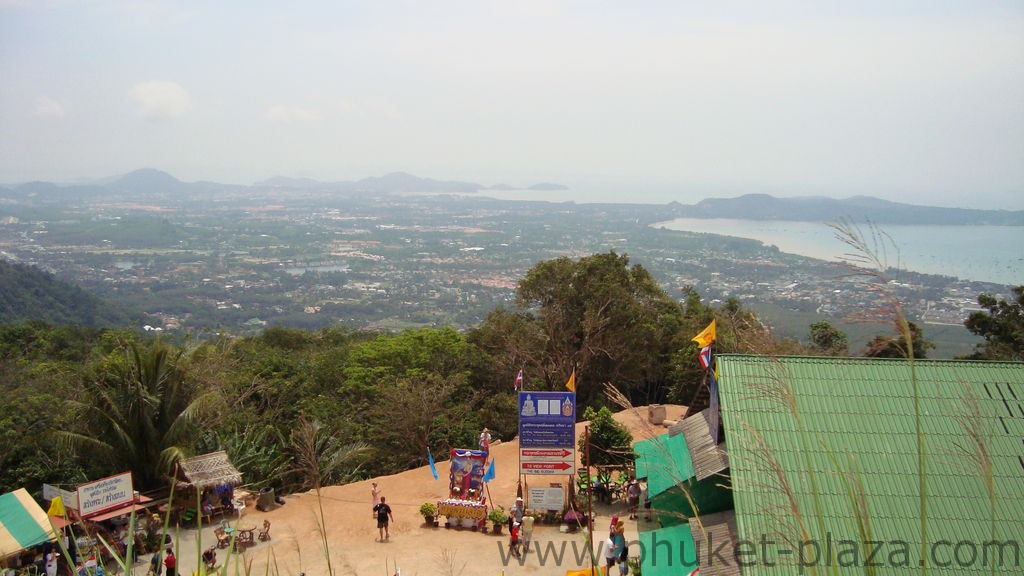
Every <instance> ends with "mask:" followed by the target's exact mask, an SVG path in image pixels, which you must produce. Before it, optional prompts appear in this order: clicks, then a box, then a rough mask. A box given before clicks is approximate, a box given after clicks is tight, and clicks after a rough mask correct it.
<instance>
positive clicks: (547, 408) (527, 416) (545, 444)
mask: <svg viewBox="0 0 1024 576" xmlns="http://www.w3.org/2000/svg"><path fill="white" fill-rule="evenodd" d="M575 462H576V395H575V394H574V393H572V392H537V391H523V392H520V393H519V473H520V474H571V473H572V470H573V468H574V466H575Z"/></svg>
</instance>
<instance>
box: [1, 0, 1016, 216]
mask: <svg viewBox="0 0 1024 576" xmlns="http://www.w3.org/2000/svg"><path fill="white" fill-rule="evenodd" d="M0 33H2V34H3V37H4V43H3V44H2V45H0V72H2V74H3V77H4V79H5V86H4V90H2V91H0V182H4V183H11V184H14V183H19V182H27V181H33V180H44V181H51V182H59V183H74V182H82V181H88V180H97V179H102V178H109V177H116V176H119V175H122V174H125V173H128V172H131V171H133V170H136V169H140V168H155V169H158V170H163V171H166V172H168V173H170V174H171V175H173V176H174V177H176V178H178V179H180V180H183V181H186V182H194V181H201V180H208V181H216V182H222V183H225V184H247V185H248V184H252V183H254V182H257V181H261V180H265V179H267V178H271V177H274V176H287V177H305V178H313V179H316V180H319V181H324V182H330V181H339V180H359V179H361V178H366V177H373V176H381V175H384V174H386V173H389V172H394V171H405V172H410V173H412V174H415V175H417V176H420V177H424V178H433V179H437V180H463V181H472V182H478V183H480V184H482V185H485V186H489V185H494V184H499V183H505V184H510V185H514V186H524V187H525V186H529V185H531V184H534V183H537V182H558V183H561V184H565V185H567V186H569V187H570V188H571V189H572V190H573V191H575V192H578V193H579V194H590V195H591V196H593V199H592V200H591V201H601V202H609V201H618V202H635V201H637V198H638V195H646V196H645V197H650V198H658V199H660V200H658V201H660V202H671V201H673V200H674V201H678V202H683V203H692V202H695V201H698V200H700V199H702V198H705V197H725V196H729V197H731V196H738V195H741V194H747V193H766V194H771V195H774V196H780V197H792V196H829V197H835V198H847V197H850V196H857V195H865V196H876V197H879V198H885V199H888V200H892V201H897V202H904V203H907V204H919V205H927V206H949V207H961V208H970V207H974V208H1001V209H1012V210H1020V209H1024V104H1022V103H1024V4H1022V3H1020V2H1018V1H1010V0H1008V1H995V0H993V1H977V2H957V1H953V2H927V1H924V0H916V1H910V2H904V3H898V4H892V3H887V2H877V1H866V2H859V3H854V4H848V3H828V4H823V5H819V4H810V5H808V4H806V3H799V2H773V3H769V4H764V3H758V2H744V1H725V2H710V1H695V2H685V3H683V2H666V1H655V2H649V3H643V4H640V5H636V4H617V3H582V2H574V1H571V0H554V1H547V2H541V1H536V2H532V1H528V2H516V3H506V2H477V1H452V0H441V1H439V2H432V3H412V2H380V3H369V2H366V3H364V2H353V1H341V2H308V3H301V4H297V5H289V6H287V7H282V6H281V5H277V4H269V5H253V4H250V3H242V2H230V1H228V2H220V3H203V2H196V1H184V2H169V1H163V0H154V1H150V2H145V3H140V2H124V1H121V0H96V1H94V2H89V3H81V2H73V1H70V0H38V1H19V0H0ZM598 191H600V192H598ZM620 196H621V197H620ZM577 201H588V200H587V199H586V198H581V199H579V200H577ZM651 201H652V202H653V201H654V200H651Z"/></svg>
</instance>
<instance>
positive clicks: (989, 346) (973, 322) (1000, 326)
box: [964, 285, 1024, 361]
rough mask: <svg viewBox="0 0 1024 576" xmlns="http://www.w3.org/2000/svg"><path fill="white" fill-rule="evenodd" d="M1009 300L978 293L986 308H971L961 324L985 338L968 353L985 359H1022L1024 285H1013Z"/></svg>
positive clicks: (1023, 342) (981, 302) (1023, 344)
mask: <svg viewBox="0 0 1024 576" xmlns="http://www.w3.org/2000/svg"><path fill="white" fill-rule="evenodd" d="M1013 294H1014V298H1013V299H1011V300H1010V301H1009V302H1008V301H1006V300H998V301H997V300H996V298H995V296H992V295H991V294H980V295H978V304H980V305H981V307H982V308H984V309H985V310H987V312H984V311H978V312H972V313H971V315H970V316H968V317H967V320H965V321H964V326H966V327H967V329H968V330H970V331H971V332H972V333H974V334H977V335H978V336H981V337H982V338H984V339H985V342H984V344H979V345H978V347H977V350H976V351H975V352H974V354H973V355H972V356H971V357H972V358H975V359H984V360H1017V361H1020V360H1024V285H1021V286H1017V287H1015V288H1013Z"/></svg>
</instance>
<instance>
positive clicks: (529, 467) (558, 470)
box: [519, 447, 576, 475]
mask: <svg viewBox="0 0 1024 576" xmlns="http://www.w3.org/2000/svg"><path fill="white" fill-rule="evenodd" d="M575 464H576V453H575V452H573V451H572V450H568V449H566V448H522V447H520V448H519V473H520V474H565V475H568V474H572V472H573V469H574V468H575Z"/></svg>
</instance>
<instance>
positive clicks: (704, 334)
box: [691, 320, 715, 348]
mask: <svg viewBox="0 0 1024 576" xmlns="http://www.w3.org/2000/svg"><path fill="white" fill-rule="evenodd" d="M691 340H693V341H694V342H696V343H697V347H698V348H703V347H705V346H710V345H711V343H712V342H714V341H715V321H714V320H712V321H711V324H708V327H707V328H705V329H703V330H701V331H700V334H697V335H696V336H694V337H693V338H691Z"/></svg>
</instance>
